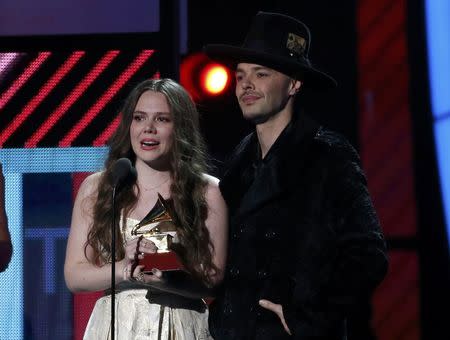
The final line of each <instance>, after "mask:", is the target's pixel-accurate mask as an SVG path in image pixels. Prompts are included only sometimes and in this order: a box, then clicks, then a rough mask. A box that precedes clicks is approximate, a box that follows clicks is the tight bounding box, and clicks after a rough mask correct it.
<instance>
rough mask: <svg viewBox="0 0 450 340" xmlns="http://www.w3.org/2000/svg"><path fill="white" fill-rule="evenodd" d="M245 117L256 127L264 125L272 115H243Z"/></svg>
mask: <svg viewBox="0 0 450 340" xmlns="http://www.w3.org/2000/svg"><path fill="white" fill-rule="evenodd" d="M243 116H244V119H245V120H247V121H249V122H251V123H252V124H255V125H258V124H263V123H265V122H267V120H268V119H269V118H270V115H268V114H253V113H243Z"/></svg>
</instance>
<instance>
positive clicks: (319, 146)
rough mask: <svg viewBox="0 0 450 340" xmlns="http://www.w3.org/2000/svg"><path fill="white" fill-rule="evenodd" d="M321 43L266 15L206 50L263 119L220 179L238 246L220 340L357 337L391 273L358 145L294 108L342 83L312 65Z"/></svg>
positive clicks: (221, 305)
mask: <svg viewBox="0 0 450 340" xmlns="http://www.w3.org/2000/svg"><path fill="white" fill-rule="evenodd" d="M309 43H310V33H309V30H308V28H307V27H306V26H305V25H304V24H303V23H301V22H299V21H297V20H296V19H294V18H291V17H288V16H285V15H281V14H276V13H264V12H259V13H258V14H257V15H256V17H255V18H254V21H253V23H252V26H251V28H250V31H249V33H248V35H247V37H246V40H245V42H244V44H243V45H242V46H241V47H235V46H228V45H207V46H206V47H205V52H206V53H207V54H208V55H209V56H210V57H211V58H213V59H216V60H217V61H221V62H223V63H225V64H228V65H230V66H231V67H234V68H235V70H236V97H237V100H238V102H239V105H240V107H241V109H242V113H243V116H244V118H245V119H248V120H250V121H251V122H253V123H254V124H255V125H256V129H255V132H254V133H252V134H250V135H249V136H247V137H246V138H245V139H244V140H243V141H242V142H241V144H240V145H239V146H238V147H237V149H236V150H235V153H234V155H233V157H232V158H231V161H230V163H229V167H228V168H227V171H226V172H225V174H224V177H223V179H222V181H221V182H220V188H221V190H222V194H223V196H224V198H225V200H226V202H227V204H228V206H229V210H230V244H229V256H228V269H227V274H226V278H225V281H224V287H223V292H222V294H220V295H219V296H218V297H217V299H216V300H215V301H214V302H213V303H212V305H211V309H210V327H211V332H212V335H213V337H214V338H215V339H219V340H220V339H228V340H230V339H283V338H286V339H289V338H295V339H329V340H331V339H339V340H343V339H346V336H347V329H346V328H347V327H346V323H347V318H348V315H350V313H351V311H352V309H353V308H354V306H356V305H357V304H358V303H360V302H361V301H364V300H367V299H368V297H370V295H371V293H372V291H373V290H374V289H375V287H376V286H377V285H378V284H379V282H380V281H381V280H382V278H383V277H384V275H385V273H386V270H387V258H386V248H385V242H384V238H383V235H382V233H381V230H380V226H379V222H378V219H377V216H376V213H375V211H374V209H373V205H372V203H371V199H370V196H369V193H368V191H367V186H366V180H365V177H364V174H363V172H362V170H361V167H360V160H359V157H358V155H357V153H356V151H355V150H354V149H353V148H352V147H351V146H350V144H349V143H348V142H347V141H346V140H345V139H344V138H343V137H341V136H339V135H338V134H335V133H333V132H330V131H328V130H326V129H324V128H323V127H320V126H319V125H317V124H316V123H315V122H314V121H312V120H311V119H310V118H308V117H307V116H306V115H305V114H304V113H303V112H297V111H298V110H295V109H294V99H295V97H296V94H297V93H298V92H300V91H302V90H303V89H304V88H310V89H315V90H322V89H326V88H331V87H334V86H335V81H334V80H333V79H332V78H331V77H329V76H327V75H326V74H324V73H322V72H320V71H319V70H317V69H315V68H313V67H312V66H311V63H310V61H309V59H308V50H309ZM291 335H292V337H291Z"/></svg>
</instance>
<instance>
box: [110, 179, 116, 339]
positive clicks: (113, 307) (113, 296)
mask: <svg viewBox="0 0 450 340" xmlns="http://www.w3.org/2000/svg"><path fill="white" fill-rule="evenodd" d="M112 211H113V216H112V226H111V230H112V232H111V340H114V338H115V330H114V326H115V310H116V304H115V299H116V214H115V212H116V185H114V187H113V191H112Z"/></svg>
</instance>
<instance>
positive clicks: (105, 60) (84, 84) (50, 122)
mask: <svg viewBox="0 0 450 340" xmlns="http://www.w3.org/2000/svg"><path fill="white" fill-rule="evenodd" d="M119 53H120V52H119V51H108V52H107V53H106V54H105V55H104V56H103V57H102V59H100V61H99V62H98V63H97V64H96V65H95V66H94V67H93V69H92V70H91V71H90V72H89V73H88V74H87V75H86V76H85V77H84V78H83V80H82V81H81V82H79V83H78V85H77V86H76V87H75V88H74V89H73V90H72V92H71V93H70V94H69V95H68V96H67V97H66V98H65V99H64V100H63V102H62V103H61V104H60V105H59V106H58V107H57V108H56V110H55V111H54V112H53V113H52V114H50V116H49V117H48V119H47V120H46V121H45V122H44V123H43V124H42V125H41V126H40V127H39V129H38V130H37V131H36V132H35V133H34V134H33V135H32V136H31V137H30V138H29V139H28V140H27V141H26V142H25V147H26V148H35V147H36V146H37V144H38V143H39V142H40V141H41V140H42V138H44V136H45V135H46V133H47V132H48V131H49V130H50V129H51V128H52V127H53V126H54V125H55V124H56V122H57V121H58V120H60V119H61V117H62V116H63V115H64V114H65V113H66V112H67V111H68V110H69V108H70V107H71V106H72V105H73V103H75V102H76V101H77V100H78V98H80V96H81V95H82V94H83V93H84V91H86V89H87V88H88V87H89V86H90V85H91V84H92V83H93V82H94V81H95V80H96V79H97V77H98V76H99V75H100V74H101V73H102V72H103V71H104V70H105V69H106V68H107V67H108V66H109V64H111V62H112V61H113V60H114V59H115V58H116V57H117V56H118V55H119Z"/></svg>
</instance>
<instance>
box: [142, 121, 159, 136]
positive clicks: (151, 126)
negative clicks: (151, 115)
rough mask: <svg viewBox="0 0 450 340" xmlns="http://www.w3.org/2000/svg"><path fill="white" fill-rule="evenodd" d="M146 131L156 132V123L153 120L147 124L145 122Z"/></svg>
mask: <svg viewBox="0 0 450 340" xmlns="http://www.w3.org/2000/svg"><path fill="white" fill-rule="evenodd" d="M144 131H145V132H148V133H154V132H156V128H155V124H154V123H153V121H149V122H148V123H147V124H145V130H144Z"/></svg>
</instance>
